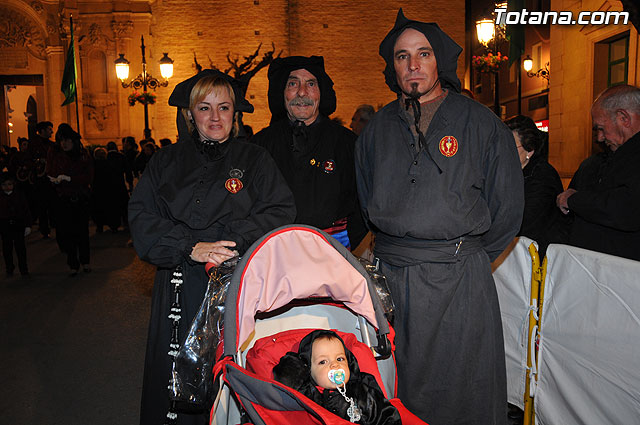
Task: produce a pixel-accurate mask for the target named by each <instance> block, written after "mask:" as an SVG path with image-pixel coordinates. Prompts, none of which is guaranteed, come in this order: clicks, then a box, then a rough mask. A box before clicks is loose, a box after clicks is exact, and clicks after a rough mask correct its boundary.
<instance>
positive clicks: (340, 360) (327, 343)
mask: <svg viewBox="0 0 640 425" xmlns="http://www.w3.org/2000/svg"><path fill="white" fill-rule="evenodd" d="M335 369H344V372H345V379H344V383H345V384H346V383H347V382H349V376H350V372H349V363H348V362H347V355H346V354H345V352H344V347H343V346H342V343H341V342H340V340H338V339H336V338H331V339H327V338H322V339H317V340H315V341H314V342H313V346H312V347H311V377H312V378H313V380H314V381H315V382H316V384H318V385H319V386H321V387H323V388H329V389H335V388H336V384H334V383H333V382H331V381H330V380H329V376H328V374H329V371H330V370H335Z"/></svg>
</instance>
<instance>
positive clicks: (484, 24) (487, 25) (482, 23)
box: [476, 19, 496, 47]
mask: <svg viewBox="0 0 640 425" xmlns="http://www.w3.org/2000/svg"><path fill="white" fill-rule="evenodd" d="M476 33H477V35H478V41H479V42H480V44H482V45H483V46H485V47H487V46H488V45H489V42H491V40H493V37H495V35H496V24H495V23H494V22H493V21H492V20H491V19H481V20H479V21H476Z"/></svg>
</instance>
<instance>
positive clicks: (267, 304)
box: [211, 225, 425, 425]
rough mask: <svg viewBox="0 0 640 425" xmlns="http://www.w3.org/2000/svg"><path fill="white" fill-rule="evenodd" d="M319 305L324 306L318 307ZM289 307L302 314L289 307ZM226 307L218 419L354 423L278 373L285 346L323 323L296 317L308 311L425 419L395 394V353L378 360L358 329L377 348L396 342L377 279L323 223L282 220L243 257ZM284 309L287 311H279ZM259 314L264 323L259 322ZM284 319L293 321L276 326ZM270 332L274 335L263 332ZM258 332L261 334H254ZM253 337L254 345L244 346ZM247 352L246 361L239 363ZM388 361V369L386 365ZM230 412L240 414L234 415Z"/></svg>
mask: <svg viewBox="0 0 640 425" xmlns="http://www.w3.org/2000/svg"><path fill="white" fill-rule="evenodd" d="M327 297H328V298H329V299H327ZM295 300H307V301H305V302H309V303H313V305H311V306H309V305H307V304H304V303H303V305H302V306H300V305H295V304H296V302H295ZM292 305H294V306H293V307H291V306H292ZM314 307H321V310H313V308H314ZM283 311H284V314H283ZM291 312H293V313H295V314H296V315H294V316H290V315H288V314H289V313H291ZM327 312H328V313H327ZM224 314H225V316H224V354H223V357H222V359H221V360H219V361H218V363H217V364H216V365H215V367H214V376H215V377H216V380H218V379H221V380H222V383H223V385H222V387H221V392H220V393H219V397H218V399H217V402H216V403H215V404H214V407H213V409H212V416H211V419H212V423H227V421H229V422H228V423H230V424H233V423H240V422H242V421H246V422H249V421H250V422H251V423H254V424H257V425H268V424H278V425H280V424H283V425H287V424H291V425H306V424H314V425H316V424H336V425H348V424H350V422H349V421H347V420H345V419H342V418H341V417H339V416H336V415H334V414H333V413H331V412H329V411H328V410H326V409H324V408H323V407H321V406H319V405H318V404H316V403H314V402H313V401H312V400H310V399H309V398H307V397H306V396H304V395H303V394H301V393H299V392H297V391H296V390H293V389H291V388H289V387H287V386H285V385H283V384H281V383H279V382H276V381H274V380H273V379H272V376H273V375H272V369H273V366H275V364H277V363H278V362H279V360H280V358H281V357H282V356H283V355H284V354H285V353H286V352H287V351H297V348H298V345H299V342H300V340H301V339H302V338H303V337H304V336H306V335H307V334H308V333H309V332H310V331H311V330H313V329H315V328H317V327H318V325H317V323H316V322H314V323H312V324H311V326H313V327H314V328H313V329H310V326H308V325H307V326H305V325H301V322H300V321H299V319H297V317H299V316H305V319H308V318H309V317H311V319H312V320H319V319H322V320H325V321H326V323H327V324H328V326H326V325H325V324H322V325H321V326H320V327H322V328H326V329H330V328H333V329H336V328H337V329H338V330H337V332H338V334H339V335H340V336H341V337H342V338H343V340H344V341H345V344H346V345H347V348H348V349H349V350H351V352H352V353H353V354H354V355H355V356H356V359H357V360H358V364H359V367H360V369H361V370H362V371H364V372H367V373H370V374H371V375H373V376H374V377H375V378H376V381H377V382H378V385H379V386H380V388H381V390H382V391H383V394H385V396H386V397H387V398H388V399H390V402H391V403H392V404H393V405H394V406H395V407H396V408H397V409H398V411H399V413H400V416H401V418H402V423H403V424H409V425H413V424H415V425H418V424H420V425H423V424H425V422H423V421H421V420H420V419H419V418H417V417H416V416H415V415H413V414H411V413H410V412H409V411H408V410H407V409H406V408H405V407H404V406H403V405H402V403H401V402H400V400H398V399H397V398H392V397H393V396H394V395H395V394H389V392H393V393H395V388H394V384H395V379H396V377H395V363H394V361H393V357H391V358H387V359H386V360H381V361H376V359H375V358H374V356H373V353H372V351H371V349H370V348H369V347H368V346H367V344H364V343H362V342H359V341H358V339H357V337H356V336H355V334H354V333H353V332H356V333H359V334H361V335H360V337H361V340H362V341H369V340H371V341H372V343H370V345H371V346H373V347H377V348H376V351H377V352H378V353H381V352H384V349H382V347H384V346H385V344H384V342H385V341H388V343H389V345H390V347H391V349H392V350H393V348H394V347H393V331H392V329H391V327H390V326H389V323H388V322H387V320H386V317H385V315H384V309H383V307H382V303H381V301H380V298H379V297H378V293H377V290H376V287H375V286H374V283H373V281H372V280H371V278H370V277H369V274H368V272H367V271H366V270H365V269H364V267H363V266H362V265H361V264H360V263H359V261H358V260H357V259H356V258H355V257H353V255H352V254H351V253H350V252H349V251H348V250H347V249H346V248H345V247H344V246H342V245H341V244H340V243H339V242H337V241H335V240H334V239H333V238H331V237H330V236H329V235H327V234H326V233H324V232H322V231H321V230H318V229H316V228H313V227H310V226H302V225H293V226H284V227H281V228H279V229H276V230H274V231H272V232H271V233H269V234H267V235H265V236H264V237H263V238H261V239H260V240H258V241H256V242H255V243H254V245H253V246H252V247H251V248H249V250H248V251H247V252H246V254H245V256H244V257H243V259H241V260H240V261H239V262H238V265H237V267H236V271H235V272H234V274H233V276H232V278H231V281H230V286H229V289H228V293H227V299H226V303H225V313H224ZM325 314H329V315H331V317H328V316H325ZM334 315H335V319H334V318H333V316H334ZM281 316H282V317H283V319H279V318H280V317H281ZM292 317H296V318H292ZM256 318H258V319H259V320H260V323H263V322H264V323H266V327H265V326H263V327H262V328H261V329H260V330H258V329H257V327H256ZM278 320H280V321H278ZM332 320H333V321H335V322H339V323H338V326H331V323H332ZM283 322H285V323H286V324H287V326H286V327H284V328H281V329H278V326H280V325H281V324H282V323H283ZM274 323H275V325H273V324H274ZM270 324H271V325H270ZM325 326H326V327H325ZM343 327H345V329H343ZM301 328H302V329H301ZM273 329H277V330H276V331H273ZM283 329H284V330H283ZM265 330H266V331H265ZM256 335H257V336H256ZM264 335H268V336H265V337H263V338H261V339H260V338H259V337H261V336H264ZM256 338H259V339H257V340H256V341H255V342H254V341H253V340H255V339H256ZM381 341H382V342H381ZM375 342H378V345H377V346H376V345H375ZM251 344H253V348H251V349H249V350H248V351H243V350H246V348H245V346H248V347H251ZM241 346H242V347H243V348H241ZM245 353H246V356H245ZM245 357H246V368H244V367H242V366H241V365H243V364H245ZM383 363H384V368H385V369H384V371H382V369H380V368H381V367H382V366H381V365H382V364H383ZM381 372H382V373H381ZM383 381H385V382H386V383H387V385H383ZM390 397H391V398H390ZM234 409H237V410H235V411H234ZM242 413H244V414H242ZM225 415H226V416H225ZM230 415H234V416H233V418H232V419H230V418H231V416H230ZM236 418H240V419H236ZM245 418H248V419H245Z"/></svg>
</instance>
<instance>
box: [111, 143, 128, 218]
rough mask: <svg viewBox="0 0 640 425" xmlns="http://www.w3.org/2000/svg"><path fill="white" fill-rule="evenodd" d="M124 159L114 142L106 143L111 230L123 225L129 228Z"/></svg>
mask: <svg viewBox="0 0 640 425" xmlns="http://www.w3.org/2000/svg"><path fill="white" fill-rule="evenodd" d="M126 161H127V160H126V157H125V156H124V155H123V154H122V153H121V152H120V151H118V145H116V143H115V142H109V143H107V164H108V167H109V186H110V187H111V192H110V196H111V199H112V201H113V208H112V209H111V210H110V212H109V217H110V219H109V223H110V227H111V229H112V230H114V229H117V228H118V226H120V225H123V226H125V227H129V223H128V219H127V204H128V203H129V193H128V192H127V186H126V184H125V177H126V173H127V164H126Z"/></svg>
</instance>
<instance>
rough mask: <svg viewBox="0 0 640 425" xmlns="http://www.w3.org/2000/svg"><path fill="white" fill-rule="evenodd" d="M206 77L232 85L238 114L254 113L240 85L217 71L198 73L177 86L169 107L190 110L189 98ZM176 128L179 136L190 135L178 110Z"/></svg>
mask: <svg viewBox="0 0 640 425" xmlns="http://www.w3.org/2000/svg"><path fill="white" fill-rule="evenodd" d="M204 77H220V78H222V79H224V80H227V81H228V82H229V84H231V88H232V89H233V94H234V96H235V98H236V101H235V105H234V108H235V111H236V112H246V113H252V112H253V105H252V104H251V103H249V101H248V100H247V99H245V97H244V93H243V90H242V87H241V86H240V83H239V82H238V81H237V80H236V79H235V78H233V77H231V76H230V75H227V74H225V73H224V72H220V71H218V70H217V69H205V70H202V71H200V72H199V73H197V74H196V75H194V76H193V77H191V78H188V79H186V80H184V81H182V82H180V83H178V85H176V87H175V88H174V89H173V92H171V96H169V105H170V106H176V107H178V108H185V109H189V98H190V96H191V90H193V87H194V86H195V85H196V83H197V82H198V81H200V80H201V79H203V78H204ZM176 126H177V128H178V134H188V133H189V132H188V130H187V124H186V123H185V122H184V117H183V116H182V114H181V113H180V109H178V113H177V116H176Z"/></svg>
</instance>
